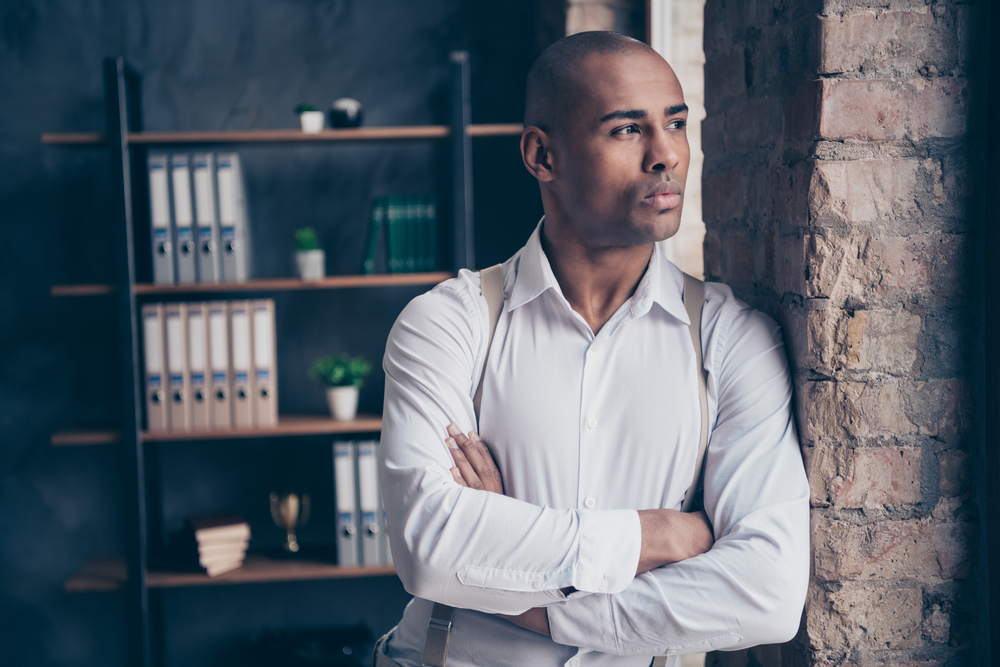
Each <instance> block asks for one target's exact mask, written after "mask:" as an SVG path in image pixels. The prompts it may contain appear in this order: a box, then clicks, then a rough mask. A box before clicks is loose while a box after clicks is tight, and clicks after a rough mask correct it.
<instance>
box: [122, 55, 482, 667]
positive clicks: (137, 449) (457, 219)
mask: <svg viewBox="0 0 1000 667" xmlns="http://www.w3.org/2000/svg"><path fill="white" fill-rule="evenodd" d="M450 63H451V77H452V84H451V92H452V103H451V114H452V118H451V133H450V138H449V140H450V141H451V143H452V165H451V166H452V168H451V177H452V180H451V187H452V194H451V203H452V216H453V220H452V224H453V228H452V242H453V249H454V250H453V258H452V260H453V270H454V271H456V272H457V271H458V269H461V268H470V269H471V268H473V267H474V266H475V257H474V237H473V204H472V144H471V141H470V135H469V132H468V126H469V123H470V119H471V107H470V103H471V94H470V77H469V54H468V52H465V51H455V52H452V53H451V55H450ZM104 97H105V109H106V113H107V131H106V135H105V137H106V147H107V149H108V153H109V157H110V158H111V159H110V165H111V178H112V181H111V184H112V192H113V197H112V216H113V217H112V219H113V220H114V221H115V222H116V225H117V228H118V232H117V234H116V243H115V245H116V255H117V257H116V273H115V290H114V295H115V296H114V298H115V301H116V307H117V311H118V312H117V320H118V321H117V325H118V326H117V330H118V343H119V348H118V350H119V351H118V364H119V372H120V373H121V386H122V396H121V400H122V403H121V411H122V422H121V423H122V427H121V439H122V452H123V459H122V464H123V466H124V467H123V479H125V480H126V484H127V485H128V486H127V498H129V500H130V502H129V506H128V507H127V508H126V517H125V518H126V521H127V524H128V526H127V528H128V553H127V554H126V556H127V562H128V585H127V591H126V596H127V604H128V607H129V608H130V610H131V611H132V612H133V613H129V614H127V616H128V618H129V619H130V620H129V623H130V624H131V627H130V632H129V635H130V637H131V640H132V641H131V644H132V646H131V652H130V653H131V656H130V657H131V660H130V662H131V663H132V664H138V665H142V666H143V667H153V665H158V664H160V663H161V662H162V659H161V655H162V652H161V651H160V650H158V648H157V644H159V642H158V641H154V632H156V633H157V636H158V635H159V627H160V626H161V624H160V623H158V622H156V621H158V620H159V619H156V618H153V614H154V612H155V613H159V612H158V609H156V607H158V605H154V604H151V601H150V586H149V547H150V535H151V534H152V533H153V532H154V531H152V530H151V526H150V523H151V522H154V523H155V522H157V521H158V520H159V517H157V516H153V514H154V513H153V512H151V511H150V500H151V499H152V498H151V496H155V495H156V494H155V493H152V492H151V489H150V483H149V480H151V479H155V476H151V470H155V467H156V461H155V457H156V452H155V449H154V450H152V451H150V450H149V449H148V448H144V447H143V444H142V437H141V433H140V428H141V415H142V395H141V382H140V377H139V339H138V328H137V327H138V310H137V301H136V290H135V286H136V261H135V260H136V255H135V253H136V248H135V234H134V232H135V229H134V225H133V221H134V212H135V206H136V205H137V204H138V205H140V206H141V205H143V204H144V202H145V201H146V185H145V163H144V160H142V159H140V158H141V157H142V156H143V155H144V153H143V152H142V151H143V150H144V149H145V148H146V146H145V145H144V144H139V143H130V142H129V133H137V132H142V109H141V77H140V75H139V74H138V73H137V72H135V71H134V70H132V69H130V68H129V67H128V66H127V65H126V63H125V60H124V58H122V57H121V56H119V57H116V58H107V59H105V61H104ZM133 149H136V150H137V153H136V154H133Z"/></svg>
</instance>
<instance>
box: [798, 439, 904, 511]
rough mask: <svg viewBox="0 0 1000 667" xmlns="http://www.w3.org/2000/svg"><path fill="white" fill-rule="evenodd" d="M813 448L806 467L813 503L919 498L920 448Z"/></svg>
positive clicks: (853, 503) (873, 503)
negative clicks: (807, 468) (808, 464)
mask: <svg viewBox="0 0 1000 667" xmlns="http://www.w3.org/2000/svg"><path fill="white" fill-rule="evenodd" d="M814 449H815V451H814V452H813V454H812V457H811V460H810V467H809V486H810V488H811V490H812V498H813V505H816V506H826V505H833V506H834V507H852V508H854V507H876V506H879V505H900V504H906V503H910V504H912V503H919V502H920V500H921V488H920V457H921V454H920V450H919V449H911V448H905V447H902V448H901V447H890V448H877V449H876V448H861V449H852V448H847V447H830V446H826V445H822V446H817V447H815V448H814Z"/></svg>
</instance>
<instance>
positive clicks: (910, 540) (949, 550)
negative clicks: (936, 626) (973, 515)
mask: <svg viewBox="0 0 1000 667" xmlns="http://www.w3.org/2000/svg"><path fill="white" fill-rule="evenodd" d="M973 530H974V524H971V523H968V522H956V521H950V522H941V521H937V520H934V519H922V520H916V519H914V520H909V521H879V522H875V523H869V524H865V525H860V526H858V525H855V524H852V523H849V522H847V521H839V520H831V519H826V518H823V517H817V518H815V519H814V521H813V565H814V571H815V574H816V578H817V579H818V580H820V581H855V580H921V581H928V580H940V579H961V578H964V577H966V576H967V575H968V569H969V565H970V560H969V558H970V553H971V551H970V544H971V540H972V534H973Z"/></svg>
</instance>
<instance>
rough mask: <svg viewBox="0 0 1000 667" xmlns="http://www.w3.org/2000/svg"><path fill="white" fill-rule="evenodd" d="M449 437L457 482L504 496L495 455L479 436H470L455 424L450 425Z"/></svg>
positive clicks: (449, 446)
mask: <svg viewBox="0 0 1000 667" xmlns="http://www.w3.org/2000/svg"><path fill="white" fill-rule="evenodd" d="M448 435H449V436H451V437H449V438H448V439H447V440H445V443H447V445H448V449H449V450H451V458H453V459H454V460H455V465H456V466H457V467H455V468H452V469H451V474H452V476H454V478H455V481H456V482H458V483H459V484H461V485H462V486H468V487H470V488H473V489H479V490H480V491H491V492H493V493H499V494H500V495H503V478H502V477H501V476H500V470H499V469H498V468H497V464H496V463H494V462H493V455H492V454H490V450H489V449H487V448H486V443H484V442H483V441H482V439H481V438H480V437H479V434H478V433H476V432H475V431H471V432H470V433H469V435H468V436H466V435H465V434H464V433H462V429H460V428H458V426H457V425H455V424H449V425H448Z"/></svg>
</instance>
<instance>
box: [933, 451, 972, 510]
mask: <svg viewBox="0 0 1000 667" xmlns="http://www.w3.org/2000/svg"><path fill="white" fill-rule="evenodd" d="M938 470H939V472H940V477H939V479H940V482H939V487H940V491H941V495H942V496H944V497H946V498H952V497H954V496H959V495H962V494H963V493H966V492H967V491H968V490H969V457H968V456H967V455H966V453H965V452H963V451H959V450H952V451H945V452H941V453H940V454H938Z"/></svg>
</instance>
